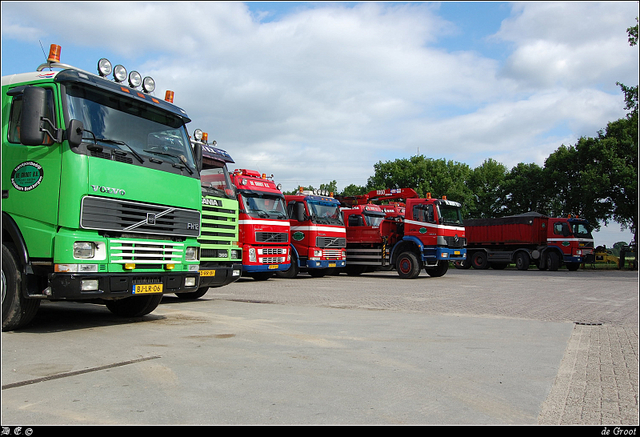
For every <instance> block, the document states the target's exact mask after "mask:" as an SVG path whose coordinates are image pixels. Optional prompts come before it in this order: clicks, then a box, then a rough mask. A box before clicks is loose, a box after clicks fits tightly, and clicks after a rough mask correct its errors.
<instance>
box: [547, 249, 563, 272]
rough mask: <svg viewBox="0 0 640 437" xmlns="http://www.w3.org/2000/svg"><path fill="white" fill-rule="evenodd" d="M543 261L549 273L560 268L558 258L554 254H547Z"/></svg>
mask: <svg viewBox="0 0 640 437" xmlns="http://www.w3.org/2000/svg"><path fill="white" fill-rule="evenodd" d="M545 261H546V263H545V264H546V265H547V269H549V271H552V272H555V271H556V270H558V269H559V268H560V257H559V256H558V254H557V253H555V252H549V253H547V254H546V255H545Z"/></svg>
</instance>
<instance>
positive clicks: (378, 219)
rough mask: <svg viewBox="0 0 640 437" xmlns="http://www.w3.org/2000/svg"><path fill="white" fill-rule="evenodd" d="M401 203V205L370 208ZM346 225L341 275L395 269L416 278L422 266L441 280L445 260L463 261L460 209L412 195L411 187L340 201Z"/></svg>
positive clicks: (372, 192) (404, 276) (464, 252)
mask: <svg viewBox="0 0 640 437" xmlns="http://www.w3.org/2000/svg"><path fill="white" fill-rule="evenodd" d="M399 199H403V200H405V202H406V203H389V204H386V205H377V204H374V202H376V203H380V202H389V201H391V200H399ZM340 200H341V202H342V205H343V209H342V213H343V215H344V221H345V223H346V225H347V265H346V269H345V270H346V271H347V274H352V275H355V274H360V273H364V272H367V271H375V270H382V269H392V268H394V267H395V268H396V270H397V272H398V275H399V276H400V277H401V278H408V279H412V278H416V277H417V276H418V275H419V274H420V271H421V270H422V268H423V267H424V269H425V271H426V272H427V273H428V274H429V275H430V276H435V277H437V276H443V275H444V274H445V273H446V272H447V270H448V269H449V261H454V262H455V261H464V260H465V257H466V250H465V248H464V247H465V241H466V239H465V228H464V227H463V226H462V214H461V205H460V204H459V203H458V202H452V201H450V200H447V199H446V198H442V199H434V198H431V196H430V195H429V194H428V195H427V198H426V199H422V198H419V197H418V194H417V193H416V192H415V190H413V189H411V188H397V189H387V190H373V191H370V192H369V193H367V194H364V195H359V196H351V197H342V198H340Z"/></svg>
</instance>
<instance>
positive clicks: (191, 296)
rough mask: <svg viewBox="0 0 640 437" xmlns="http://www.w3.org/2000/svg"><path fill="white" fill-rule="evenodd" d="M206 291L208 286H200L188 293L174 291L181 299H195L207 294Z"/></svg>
mask: <svg viewBox="0 0 640 437" xmlns="http://www.w3.org/2000/svg"><path fill="white" fill-rule="evenodd" d="M207 291H209V287H201V288H198V290H197V291H191V292H189V293H176V296H178V298H179V299H183V300H196V299H200V298H201V297H202V296H204V295H205V294H207Z"/></svg>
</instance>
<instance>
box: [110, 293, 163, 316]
mask: <svg viewBox="0 0 640 437" xmlns="http://www.w3.org/2000/svg"><path fill="white" fill-rule="evenodd" d="M161 300H162V295H161V294H153V295H149V296H132V297H127V298H124V299H118V300H108V301H106V305H107V308H109V311H111V312H112V313H113V314H115V315H116V316H121V317H142V316H144V315H147V314H149V313H150V312H152V311H153V310H155V309H156V307H157V306H158V305H159V304H160V301H161Z"/></svg>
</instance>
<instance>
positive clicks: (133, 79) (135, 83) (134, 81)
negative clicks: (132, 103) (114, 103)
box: [129, 70, 142, 88]
mask: <svg viewBox="0 0 640 437" xmlns="http://www.w3.org/2000/svg"><path fill="white" fill-rule="evenodd" d="M141 84H142V76H140V73H138V72H137V71H135V70H134V71H132V72H131V73H129V85H131V88H138V87H139V86H140V85H141Z"/></svg>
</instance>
